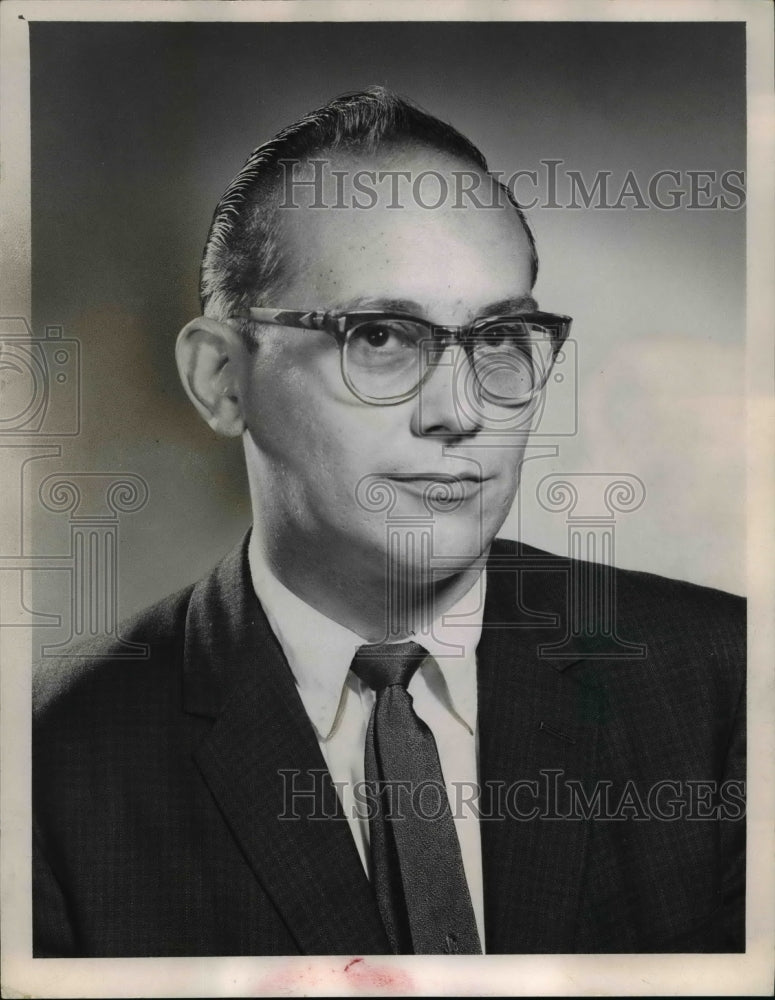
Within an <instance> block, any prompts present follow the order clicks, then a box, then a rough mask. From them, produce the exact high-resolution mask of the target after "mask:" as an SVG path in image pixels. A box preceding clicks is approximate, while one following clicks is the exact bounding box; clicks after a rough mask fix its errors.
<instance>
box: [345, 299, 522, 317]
mask: <svg viewBox="0 0 775 1000" xmlns="http://www.w3.org/2000/svg"><path fill="white" fill-rule="evenodd" d="M359 309H378V310H380V311H381V312H399V313H411V314H412V315H414V316H418V317H423V316H426V314H427V311H426V309H425V307H424V306H423V305H422V304H421V303H419V302H415V300H414V299H396V298H390V297H380V296H376V297H371V296H368V295H359V296H357V297H356V298H353V299H348V300H347V301H346V302H343V303H341V304H340V305H339V306H338V307H337V312H355V311H357V310H359ZM537 309H538V303H537V302H536V300H535V299H534V298H533V296H532V295H529V294H528V295H516V296H510V297H509V298H506V299H500V300H499V301H498V302H493V303H491V304H490V305H487V306H485V307H484V308H483V309H480V310H478V312H477V315H478V316H503V315H509V314H511V313H518V312H534V311H535V310H537Z"/></svg>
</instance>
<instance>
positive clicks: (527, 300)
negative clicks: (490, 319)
mask: <svg viewBox="0 0 775 1000" xmlns="http://www.w3.org/2000/svg"><path fill="white" fill-rule="evenodd" d="M537 309H538V303H537V302H536V300H535V299H534V298H533V296H532V295H517V296H514V297H511V298H508V299H500V300H499V301H498V302H492V303H491V304H490V305H488V306H485V307H484V309H482V310H481V311H480V313H479V315H480V316H507V315H510V314H511V313H519V312H535V311H536V310H537Z"/></svg>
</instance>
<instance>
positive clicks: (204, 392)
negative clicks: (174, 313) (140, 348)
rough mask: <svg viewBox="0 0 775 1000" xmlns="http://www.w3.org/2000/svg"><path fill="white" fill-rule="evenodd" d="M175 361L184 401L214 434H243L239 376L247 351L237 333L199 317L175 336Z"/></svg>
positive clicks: (226, 325) (221, 324)
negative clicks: (186, 398) (205, 422)
mask: <svg viewBox="0 0 775 1000" xmlns="http://www.w3.org/2000/svg"><path fill="white" fill-rule="evenodd" d="M175 360H176V361H177V363H178V371H179V372H180V379H181V381H182V383H183V388H184V389H185V390H186V393H187V394H188V398H189V399H190V400H191V402H192V403H193V404H194V406H195V407H196V408H197V410H198V411H199V413H200V414H201V415H202V416H203V417H204V419H205V420H206V421H207V423H208V424H209V425H210V427H212V429H213V430H214V431H216V432H217V433H218V434H223V435H225V436H226V437H237V436H238V435H240V434H242V432H243V431H244V430H245V419H244V414H243V410H242V396H241V391H240V381H241V380H240V376H241V375H242V374H243V372H244V366H245V365H246V364H247V351H246V348H245V345H244V343H243V340H242V337H241V335H240V333H239V331H238V330H236V329H234V327H232V326H230V325H229V324H228V323H219V322H218V321H217V320H213V319H208V318H207V317H205V316H199V317H197V319H192V320H191V322H190V323H187V324H186V325H185V326H184V327H183V329H182V330H181V331H180V333H179V334H178V341H177V344H176V345H175Z"/></svg>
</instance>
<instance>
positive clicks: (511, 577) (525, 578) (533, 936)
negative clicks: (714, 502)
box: [477, 543, 597, 953]
mask: <svg viewBox="0 0 775 1000" xmlns="http://www.w3.org/2000/svg"><path fill="white" fill-rule="evenodd" d="M531 567H532V569H531ZM566 582H567V563H566V562H565V561H564V560H560V559H557V558H556V557H550V556H547V555H546V554H543V553H538V552H537V551H536V550H531V549H529V548H528V547H521V548H520V549H518V550H516V551H515V550H514V549H513V548H512V547H508V548H507V547H506V546H504V545H503V544H502V543H498V544H496V546H494V547H493V555H492V556H491V558H490V561H489V563H488V584H487V603H486V607H485V617H484V628H483V633H482V640H481V642H480V644H479V648H478V650H477V660H478V689H479V733H480V737H479V754H480V756H479V760H480V780H481V783H482V789H483V790H482V800H481V802H482V812H483V816H484V817H490V818H483V819H482V822H481V837H482V862H483V873H484V892H485V925H486V941H487V950H488V952H491V953H520V952H545V953H548V952H567V951H572V950H573V934H574V928H575V925H576V917H577V911H578V907H579V902H580V886H581V879H582V872H583V866H584V855H585V846H586V835H587V826H588V824H586V823H584V822H583V821H582V820H579V819H562V818H559V817H560V816H562V815H563V814H567V812H568V802H567V795H566V792H567V785H566V782H568V780H571V781H573V780H578V781H581V782H583V783H584V787H585V788H586V786H587V783H588V779H589V776H590V774H592V773H593V768H594V754H595V743H596V732H597V727H596V718H595V715H596V713H595V705H594V690H592V691H590V689H589V688H588V687H586V686H585V685H584V684H582V683H579V681H578V680H576V679H575V677H574V671H568V670H567V669H566V668H567V667H570V666H571V665H572V664H573V663H574V662H577V660H578V659H581V658H582V657H581V655H579V657H578V658H577V659H574V658H573V656H567V651H566V658H565V659H563V660H562V661H554V662H553V661H551V660H548V659H547V658H546V657H544V656H541V654H540V651H539V647H540V645H541V644H544V643H547V644H550V643H553V642H557V641H559V640H560V639H562V638H563V636H564V621H563V619H564V609H565V602H566V593H567V586H566ZM496 623H497V627H493V626H494V625H495V624H496ZM537 623H538V624H537ZM520 782H521V783H522V784H519V783H520Z"/></svg>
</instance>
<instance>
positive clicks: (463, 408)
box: [414, 344, 483, 439]
mask: <svg viewBox="0 0 775 1000" xmlns="http://www.w3.org/2000/svg"><path fill="white" fill-rule="evenodd" d="M414 421H415V432H416V433H417V434H418V435H419V436H421V437H429V436H438V437H445V438H451V439H454V438H469V437H472V436H473V435H475V434H477V433H478V432H479V431H480V430H481V428H482V424H483V419H482V412H481V402H480V400H479V399H478V386H477V385H476V380H475V376H474V372H473V369H472V367H471V361H470V359H469V357H468V355H467V353H466V351H465V349H464V348H463V347H462V346H461V345H460V344H448V345H446V346H445V347H443V348H439V349H438V352H437V353H434V356H433V358H432V362H431V370H430V373H429V374H428V376H427V378H426V380H425V382H424V383H423V385H422V386H421V387H420V391H419V393H418V396H417V405H416V407H415V415H414Z"/></svg>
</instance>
